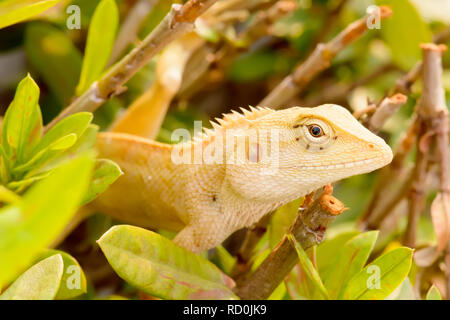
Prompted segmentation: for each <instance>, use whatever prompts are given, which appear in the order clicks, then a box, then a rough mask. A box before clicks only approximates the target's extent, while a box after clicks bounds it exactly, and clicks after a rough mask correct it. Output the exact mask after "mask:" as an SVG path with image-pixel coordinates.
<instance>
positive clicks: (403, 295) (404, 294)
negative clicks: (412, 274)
mask: <svg viewBox="0 0 450 320" xmlns="http://www.w3.org/2000/svg"><path fill="white" fill-rule="evenodd" d="M385 300H416V298H415V296H414V288H413V286H412V284H411V281H409V278H408V277H406V278H405V280H403V282H402V283H401V284H400V285H399V286H398V287H397V289H395V290H394V291H393V292H392V293H391V294H390V295H389V296H387V297H386V298H385Z"/></svg>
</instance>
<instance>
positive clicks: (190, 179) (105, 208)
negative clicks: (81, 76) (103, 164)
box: [90, 105, 392, 252]
mask: <svg viewBox="0 0 450 320" xmlns="http://www.w3.org/2000/svg"><path fill="white" fill-rule="evenodd" d="M218 122H219V123H220V125H219V124H216V123H213V126H214V129H213V130H206V132H205V133H204V134H203V135H202V136H201V137H200V138H198V139H194V140H192V141H190V142H185V143H182V144H178V145H166V144H161V143H158V142H154V141H151V140H148V139H145V138H139V137H136V136H133V135H129V134H123V133H113V132H108V133H101V134H100V135H99V138H98V142H97V147H98V150H99V152H100V156H101V157H104V158H108V159H112V160H113V161H115V162H116V163H118V164H119V166H120V167H121V168H122V170H123V171H124V173H125V174H124V175H123V176H121V177H120V178H119V179H118V180H117V181H116V182H115V183H114V184H113V185H112V186H111V187H110V188H109V189H108V190H107V191H106V192H105V193H103V194H102V195H101V196H100V197H99V198H98V199H96V200H95V201H94V202H93V203H91V204H90V207H92V208H93V209H95V210H99V211H102V212H104V213H107V214H109V215H111V216H113V217H115V218H118V219H120V220H122V221H125V222H127V223H132V224H136V225H139V226H143V227H148V228H163V229H168V230H173V231H180V232H179V233H178V235H177V236H176V238H175V239H174V241H175V243H177V244H178V245H180V246H182V247H184V248H186V249H189V250H192V251H195V252H199V251H202V250H205V249H209V248H212V247H215V246H217V245H219V244H220V243H221V242H222V241H223V240H224V239H225V238H227V237H228V236H229V235H230V234H231V233H232V232H234V231H236V230H238V229H240V228H243V227H249V226H251V225H253V224H254V223H256V222H258V221H259V220H260V219H261V218H262V217H263V216H264V215H266V214H267V213H269V212H271V211H273V210H274V209H276V208H278V207H279V206H281V205H283V204H285V203H287V202H290V201H292V200H294V199H297V198H299V197H301V196H303V195H306V194H307V193H309V192H311V191H313V190H315V189H317V188H320V187H322V186H324V185H325V184H328V183H332V182H335V181H337V180H340V179H343V178H346V177H349V176H352V175H356V174H361V173H366V172H370V171H373V170H376V169H378V168H380V167H383V166H385V165H386V164H388V163H389V162H391V160H392V151H391V149H390V148H389V146H388V145H387V144H386V143H385V142H384V141H383V140H382V139H381V138H379V137H378V136H376V135H374V134H373V133H371V132H370V131H369V130H367V129H366V128H364V127H363V126H362V125H361V124H360V123H359V122H358V121H357V120H356V119H355V118H354V117H353V116H352V115H351V114H350V113H349V112H348V111H347V110H346V109H344V108H342V107H340V106H337V105H322V106H319V107H316V108H299V107H294V108H289V109H285V110H280V111H274V110H271V109H266V108H257V109H255V108H251V111H248V110H243V114H239V113H233V114H229V115H225V116H224V118H223V119H219V120H218ZM317 126H319V129H320V130H318V129H317ZM233 130H234V131H233ZM236 130H237V131H236ZM274 130H275V131H274ZM318 131H320V132H321V134H322V135H318V134H317V133H318ZM267 132H269V133H268V135H266V133H267ZM227 134H230V137H241V138H244V140H243V141H245V143H244V144H243V149H242V150H241V151H242V153H241V155H242V157H240V158H238V159H239V161H236V158H233V151H235V152H237V150H238V149H236V148H238V147H236V146H237V143H238V142H237V141H238V140H234V139H231V138H229V137H228V136H226V135H227ZM314 134H316V135H318V136H317V137H314ZM224 136H226V139H225V140H222V139H223V137H224ZM264 137H268V138H267V139H265V138H264ZM217 141H226V142H229V141H231V142H229V144H227V143H224V145H225V147H222V146H221V147H216V148H213V146H216V145H215V144H214V143H215V142H217ZM274 142H275V144H272V146H271V147H270V148H271V149H269V150H273V151H274V152H273V153H270V154H268V155H266V156H264V153H263V151H264V150H266V149H265V148H266V147H267V146H268V145H269V144H270V143H274ZM200 147H201V148H202V149H201V150H203V152H202V153H200V155H201V156H203V157H205V156H206V155H207V154H213V155H214V156H217V159H219V160H220V161H218V163H211V162H209V163H205V161H199V159H201V157H200V158H196V159H197V162H196V163H194V164H190V163H178V162H177V161H174V160H173V159H174V158H173V154H188V155H189V154H190V152H192V151H193V150H200ZM207 150H208V151H207ZM210 150H214V151H213V153H209V151H210ZM275 151H278V152H275ZM221 152H223V157H219V156H218V155H220V154H221ZM186 159H187V160H188V161H187V162H192V161H193V160H194V156H191V157H188V158H186ZM204 159H206V158H204ZM233 159H234V161H233Z"/></svg>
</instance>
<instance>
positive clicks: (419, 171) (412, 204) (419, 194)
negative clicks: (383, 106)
mask: <svg viewBox="0 0 450 320" xmlns="http://www.w3.org/2000/svg"><path fill="white" fill-rule="evenodd" d="M426 130H427V128H426V123H425V122H423V121H422V125H421V132H420V135H419V136H421V139H419V141H422V142H423V139H427V136H426V132H427V131H426ZM420 144H421V143H418V145H420ZM428 151H429V150H428V148H418V150H417V156H416V163H415V166H414V170H413V173H412V179H411V185H410V186H409V183H408V184H405V185H406V186H408V187H409V188H408V189H409V190H408V191H409V194H408V205H409V207H408V224H407V226H406V231H405V235H404V239H403V244H404V245H405V246H408V247H411V248H414V247H415V246H416V235H417V225H418V223H419V218H420V213H421V212H422V210H423V208H424V202H425V201H424V200H425V197H424V185H425V180H426V177H427V165H428Z"/></svg>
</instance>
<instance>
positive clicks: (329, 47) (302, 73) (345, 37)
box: [259, 6, 392, 108]
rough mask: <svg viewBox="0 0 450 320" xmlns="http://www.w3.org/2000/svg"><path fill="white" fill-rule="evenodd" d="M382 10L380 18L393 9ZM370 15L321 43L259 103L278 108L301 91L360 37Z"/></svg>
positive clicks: (365, 28)
mask: <svg viewBox="0 0 450 320" xmlns="http://www.w3.org/2000/svg"><path fill="white" fill-rule="evenodd" d="M380 11H381V15H380V18H382V19H383V18H387V17H389V16H390V15H391V14H392V11H391V10H390V9H389V8H388V7H385V6H381V7H380ZM368 17H369V16H365V17H364V18H361V19H359V20H357V21H355V22H353V23H352V24H350V25H349V26H348V27H347V28H345V29H344V30H343V31H341V33H339V34H338V35H337V36H336V37H335V38H334V39H332V40H331V41H330V42H328V43H326V44H323V43H319V44H318V45H317V46H316V48H315V50H314V51H313V52H312V54H311V55H310V56H309V57H308V59H306V61H305V62H304V63H302V64H300V65H299V66H297V67H296V68H295V70H294V71H293V72H292V73H291V74H290V75H288V76H287V77H286V78H284V80H283V81H282V82H281V83H280V84H279V85H278V86H277V87H275V89H273V90H272V92H270V93H269V95H268V96H267V97H266V98H264V99H263V100H262V101H261V102H260V103H259V105H261V106H268V107H272V108H277V107H280V106H281V105H283V104H284V103H286V102H288V101H289V100H290V99H292V98H293V97H294V96H296V95H297V94H298V93H300V92H301V91H302V90H303V89H304V88H305V86H306V85H307V84H308V83H309V82H310V81H311V80H312V78H314V77H315V76H316V75H317V74H319V73H320V72H322V71H323V70H324V69H326V68H328V67H329V66H330V64H331V60H333V58H334V57H335V56H336V55H337V54H338V53H339V52H341V51H342V49H344V48H345V47H346V46H347V45H349V44H350V43H352V42H353V41H354V40H355V39H357V38H359V37H360V36H361V35H362V34H363V33H364V32H365V31H366V30H367V19H368Z"/></svg>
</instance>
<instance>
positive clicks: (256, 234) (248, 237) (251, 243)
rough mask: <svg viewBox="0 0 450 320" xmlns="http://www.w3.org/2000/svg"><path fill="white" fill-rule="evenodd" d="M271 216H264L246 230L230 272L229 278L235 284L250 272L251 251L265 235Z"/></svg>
mask: <svg viewBox="0 0 450 320" xmlns="http://www.w3.org/2000/svg"><path fill="white" fill-rule="evenodd" d="M271 216H272V215H267V216H265V217H264V218H262V219H261V221H259V222H258V223H257V224H256V225H255V226H254V227H252V228H250V229H248V230H247V232H246V234H245V239H244V241H243V242H242V245H241V247H240V248H239V251H238V253H237V254H236V257H237V262H236V264H235V265H234V267H233V270H232V271H231V277H232V278H233V279H234V280H235V281H236V282H239V281H240V278H241V277H242V276H243V275H245V274H246V273H247V272H248V271H249V270H250V267H251V264H250V259H251V257H252V254H253V250H254V249H255V246H256V245H257V244H258V242H259V240H261V237H262V236H263V235H264V234H265V233H266V231H267V225H268V224H269V222H270V218H271Z"/></svg>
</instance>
